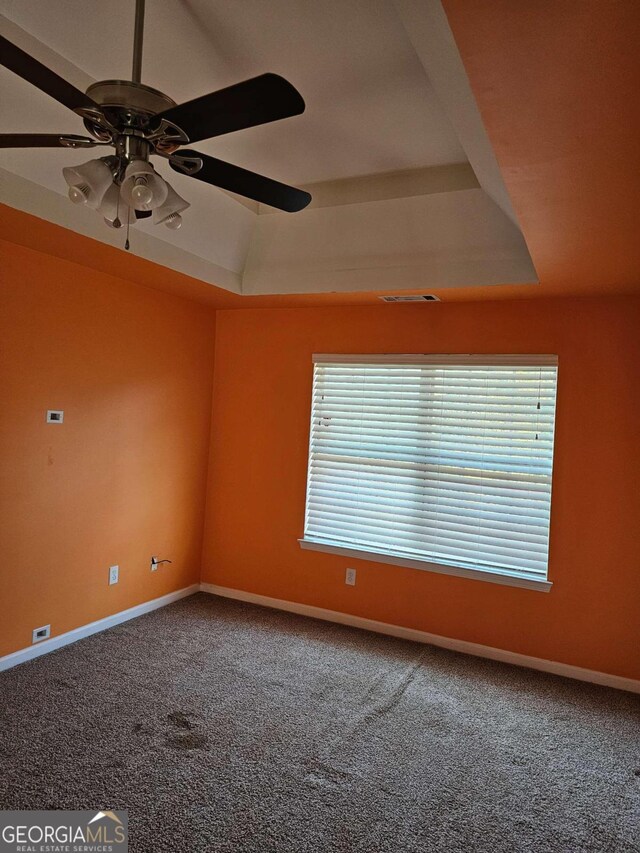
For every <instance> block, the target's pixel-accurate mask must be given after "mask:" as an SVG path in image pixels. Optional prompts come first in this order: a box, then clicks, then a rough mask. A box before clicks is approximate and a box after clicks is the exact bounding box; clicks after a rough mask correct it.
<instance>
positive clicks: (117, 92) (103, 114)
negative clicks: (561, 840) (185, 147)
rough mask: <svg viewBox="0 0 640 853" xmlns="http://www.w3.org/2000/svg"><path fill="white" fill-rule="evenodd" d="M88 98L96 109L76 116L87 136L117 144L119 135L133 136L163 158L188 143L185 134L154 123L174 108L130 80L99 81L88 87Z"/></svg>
mask: <svg viewBox="0 0 640 853" xmlns="http://www.w3.org/2000/svg"><path fill="white" fill-rule="evenodd" d="M87 95H88V96H89V97H90V98H91V100H92V101H94V103H96V104H97V105H98V109H93V108H91V107H89V108H80V109H79V110H77V112H79V113H80V115H81V116H82V118H83V120H84V125H85V127H86V128H87V130H88V131H89V133H92V134H93V135H94V136H96V137H97V138H98V139H100V140H102V141H105V142H114V143H116V144H117V138H118V135H119V134H121V133H124V134H135V135H136V136H139V137H141V138H144V139H148V140H149V142H150V144H151V145H152V147H153V148H155V149H157V151H158V153H162V154H170V153H171V152H172V151H174V150H175V149H176V148H177V147H178V145H180V144H184V143H185V142H187V141H188V137H187V136H186V134H184V132H183V131H182V130H180V128H178V127H176V126H175V125H173V124H171V123H170V122H167V121H166V120H164V119H163V120H162V121H158V122H154V121H153V117H154V116H155V115H157V114H159V113H162V112H164V111H165V110H168V109H170V108H171V107H175V106H176V102H175V101H174V100H173V99H172V98H170V97H169V96H168V95H165V94H164V92H160V91H158V89H153V88H152V87H151V86H145V85H144V84H143V83H134V82H132V81H130V80H101V81H100V82H98V83H93V84H92V85H91V86H89V88H88V89H87Z"/></svg>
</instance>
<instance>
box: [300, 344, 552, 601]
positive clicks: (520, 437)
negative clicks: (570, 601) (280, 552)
mask: <svg viewBox="0 0 640 853" xmlns="http://www.w3.org/2000/svg"><path fill="white" fill-rule="evenodd" d="M556 375H557V358H556V356H550V355H534V356H523V355H510V356H507V355H497V356H492V355H481V356H480V355H424V356H423V355H388V356H382V355H380V356H377V355H357V356H356V355H350V356H347V355H343V356H340V355H333V356H332V355H319V356H314V379H313V402H312V409H311V436H310V448H309V473H308V483H307V505H306V518H305V529H304V538H303V539H301V540H300V544H301V545H302V547H304V548H311V549H315V550H328V551H331V552H336V553H343V554H347V555H350V556H355V557H362V558H364V559H368V560H375V561H378V562H384V563H396V564H400V565H405V566H412V567H415V568H422V569H426V570H429V571H436V572H445V573H448V574H456V575H463V576H465V577H472V578H477V579H482V580H489V581H493V582H497V583H507V584H511V585H515V586H526V587H530V588H533V589H541V590H547V589H549V587H550V583H548V581H547V555H548V547H549V512H550V505H551V469H552V462H553V425H554V415H555V398H556Z"/></svg>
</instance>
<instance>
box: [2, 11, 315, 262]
mask: <svg viewBox="0 0 640 853" xmlns="http://www.w3.org/2000/svg"><path fill="white" fill-rule="evenodd" d="M144 6H145V0H136V11H135V29H134V41H133V70H132V74H131V78H132V79H131V81H129V80H103V81H101V82H98V83H93V84H92V85H91V86H89V88H88V89H87V91H86V93H83V92H81V91H80V90H79V89H76V88H75V86H72V85H71V83H68V82H67V81H66V80H63V78H62V77H60V76H58V74H56V73H55V72H54V71H51V70H50V69H49V68H47V67H46V66H45V65H43V64H42V63H41V62H39V61H38V60H37V59H35V58H34V57H32V56H30V55H29V54H28V53H26V52H25V51H23V50H22V49H21V48H19V47H17V45H15V44H12V43H11V42H10V41H8V40H7V39H5V38H4V37H2V36H0V57H1V58H0V61H1V62H2V64H3V65H4V66H5V67H6V68H8V69H9V70H10V71H13V72H14V73H15V74H17V75H18V76H20V77H22V78H23V79H24V80H27V82H29V83H31V84H33V85H34V86H36V87H37V88H38V89H41V90H42V91H43V92H45V93H46V94H47V95H50V96H51V97H52V98H55V100H56V101H59V102H60V103H61V104H63V105H64V106H65V107H68V108H69V109H70V110H73V112H75V113H76V114H77V115H79V116H81V118H82V119H83V120H84V125H85V127H86V129H87V131H88V132H89V133H90V134H91V136H90V137H88V136H78V135H76V134H73V133H6V134H0V148H58V147H62V148H94V147H96V146H98V145H109V146H112V147H113V148H114V149H115V153H113V154H110V155H108V156H106V157H100V158H98V159H96V160H90V161H89V162H88V163H84V164H82V165H80V166H75V167H66V168H64V169H63V170H62V171H63V175H64V177H65V180H66V182H67V184H68V185H69V198H70V199H71V201H73V202H75V203H76V204H86V205H88V206H89V207H91V208H93V209H94V210H97V211H98V213H99V214H101V215H102V216H103V217H104V219H105V222H106V223H107V225H109V226H111V227H113V228H121V227H122V226H123V224H125V223H126V224H127V226H129V225H130V224H134V223H135V222H136V220H138V219H144V218H147V217H153V222H154V224H161V223H163V224H165V225H166V226H167V227H168V228H171V229H177V228H179V227H180V226H181V224H182V217H181V215H180V214H181V213H182V212H183V211H184V210H186V208H187V207H189V203H188V202H187V201H185V200H184V199H183V198H181V197H180V196H179V195H178V193H177V192H176V191H175V190H174V189H173V188H172V187H171V186H170V185H169V184H168V183H167V182H166V181H165V180H164V179H163V178H162V177H161V176H160V175H159V174H158V173H157V172H156V171H155V169H154V168H153V166H152V165H151V163H150V162H149V156H150V155H158V156H160V157H164V158H166V159H167V160H168V161H169V165H170V166H171V168H172V169H174V170H175V171H176V172H180V173H182V174H185V175H189V176H190V177H192V178H196V180H199V181H204V182H205V183H208V184H212V185H213V186H216V187H221V188H222V189H225V190H229V191H230V192H233V193H238V194H239V195H242V196H245V197H246V198H250V199H253V200H254V201H258V202H262V203H264V204H268V205H271V206H272V207H276V208H279V209H280V210H285V211H288V212H290V213H293V212H295V211H299V210H302V209H303V208H304V207H306V206H307V205H308V204H309V202H310V201H311V196H310V195H309V193H307V192H305V191H304V190H300V189H297V188H295V187H290V186H287V185H286V184H282V183H280V182H279V181H274V180H272V179H271V178H267V177H264V176H263V175H258V174H256V173H255V172H250V171H248V170H247V169H242V168H240V167H239V166H233V165H232V164H231V163H226V162H224V161H223V160H218V159H216V158H215V157H209V156H208V155H206V154H201V153H200V152H198V151H194V150H192V149H190V148H181V147H180V146H183V145H187V144H189V143H192V142H199V141H201V140H203V139H210V138H211V137H214V136H220V135H221V134H224V133H231V132H232V131H235V130H242V129H244V128H247V127H254V126H256V125H260V124H266V123H267V122H271V121H277V120H279V119H283V118H288V117H290V116H294V115H299V114H300V113H302V112H303V111H304V108H305V103H304V101H303V99H302V97H301V96H300V94H299V92H298V91H297V90H296V89H295V88H294V87H293V86H292V85H291V83H289V82H287V80H285V79H284V78H283V77H280V76H279V75H277V74H261V75H260V76H258V77H253V78H252V79H250V80H245V81H244V82H242V83H237V84H235V85H234V86H229V87H228V88H226V89H220V90H219V91H217V92H212V93H210V94H208V95H203V96H202V97H199V98H195V99H194V100H192V101H187V102H186V103H184V104H176V103H175V101H173V100H172V99H171V98H169V97H168V96H167V95H165V94H164V93H163V92H159V91H158V90H157V89H152V88H151V87H150V86H145V85H144V84H142V83H141V82H140V79H141V71H142V39H143V29H144ZM179 149H180V150H179ZM126 248H128V240H127V244H126Z"/></svg>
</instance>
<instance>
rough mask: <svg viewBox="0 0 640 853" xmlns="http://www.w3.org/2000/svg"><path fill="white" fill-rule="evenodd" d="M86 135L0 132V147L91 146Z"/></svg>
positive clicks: (90, 141)
mask: <svg viewBox="0 0 640 853" xmlns="http://www.w3.org/2000/svg"><path fill="white" fill-rule="evenodd" d="M94 145H98V143H97V142H96V141H95V139H91V138H90V137H88V136H76V134H75V133H0V148H93V146H94Z"/></svg>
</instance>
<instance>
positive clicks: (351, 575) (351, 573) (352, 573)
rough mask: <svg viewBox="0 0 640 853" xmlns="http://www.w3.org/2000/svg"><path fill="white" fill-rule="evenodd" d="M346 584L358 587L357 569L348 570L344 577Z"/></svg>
mask: <svg viewBox="0 0 640 853" xmlns="http://www.w3.org/2000/svg"><path fill="white" fill-rule="evenodd" d="M344 582H345V583H346V584H347V586H355V585H356V570H355V569H347V571H346V574H345V576H344Z"/></svg>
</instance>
